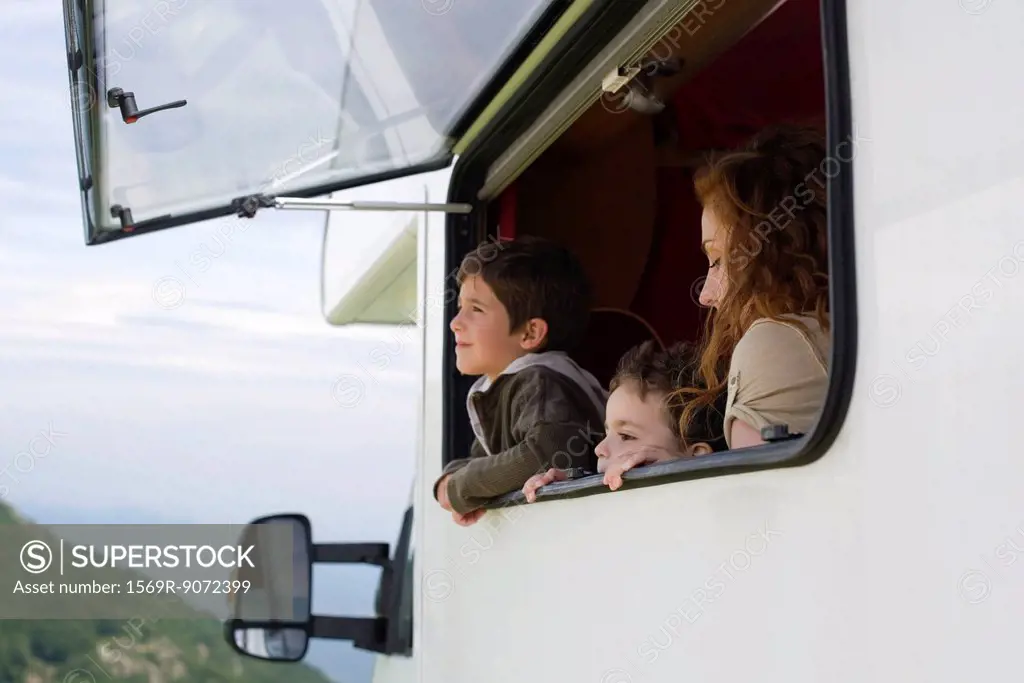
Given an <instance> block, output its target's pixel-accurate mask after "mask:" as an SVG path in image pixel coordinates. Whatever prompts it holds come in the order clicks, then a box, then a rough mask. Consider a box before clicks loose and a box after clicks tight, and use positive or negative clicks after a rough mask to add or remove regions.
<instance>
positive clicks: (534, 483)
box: [523, 467, 569, 503]
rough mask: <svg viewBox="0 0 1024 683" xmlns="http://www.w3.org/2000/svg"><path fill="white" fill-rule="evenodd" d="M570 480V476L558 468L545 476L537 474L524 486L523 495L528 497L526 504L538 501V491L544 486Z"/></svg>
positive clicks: (549, 471) (544, 474) (545, 473)
mask: <svg viewBox="0 0 1024 683" xmlns="http://www.w3.org/2000/svg"><path fill="white" fill-rule="evenodd" d="M568 478H569V475H568V474H567V473H566V472H565V471H564V470H560V469H558V468H557V467H552V468H551V469H549V470H548V471H547V472H544V473H543V474H535V475H533V476H532V477H530V478H529V479H528V480H527V481H526V483H525V484H524V485H523V495H524V496H526V502H527V503H532V502H534V501H536V500H537V489H539V488H540V487H542V486H547V485H548V484H550V483H552V482H556V481H565V480H566V479H568Z"/></svg>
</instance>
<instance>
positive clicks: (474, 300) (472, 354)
mask: <svg viewBox="0 0 1024 683" xmlns="http://www.w3.org/2000/svg"><path fill="white" fill-rule="evenodd" d="M458 282H459V285H460V290H459V313H458V315H456V316H455V318H454V319H453V320H452V322H451V329H452V332H454V334H455V357H456V366H457V367H458V369H459V372H461V373H462V374H464V375H480V378H479V379H478V380H477V381H476V382H475V383H474V384H473V386H472V387H471V388H470V390H469V395H468V396H467V397H466V409H467V411H468V412H469V417H470V422H471V424H472V427H473V432H474V434H475V435H476V440H475V441H474V442H473V445H472V448H471V449H470V457H468V458H464V459H460V460H455V461H453V462H451V463H449V464H448V466H447V467H445V469H444V472H443V473H442V475H441V477H440V478H439V479H438V480H437V482H436V483H435V484H434V497H435V498H436V499H437V501H438V502H439V503H440V504H441V506H442V507H443V508H445V509H446V510H450V511H451V512H452V516H453V518H454V519H455V521H456V522H458V523H459V524H463V525H468V524H472V523H474V522H476V521H477V520H478V519H480V517H482V516H483V513H484V509H483V508H481V505H483V504H484V503H485V502H486V501H487V500H488V499H491V498H495V497H497V496H501V495H503V494H506V493H509V492H511V491H516V490H518V489H520V488H522V486H523V484H525V483H526V481H527V480H528V479H529V478H530V477H531V476H533V475H534V474H538V473H540V472H544V471H545V470H547V469H548V468H550V467H557V468H559V469H560V470H571V471H575V472H576V473H578V474H580V475H583V474H590V473H593V472H594V471H595V469H596V465H597V463H596V454H595V452H594V447H595V443H594V442H595V441H596V440H597V439H596V438H595V436H596V435H599V434H601V425H602V424H603V423H604V406H605V401H606V400H607V393H606V392H605V391H604V389H603V388H602V387H601V385H600V383H599V382H598V381H597V379H596V378H595V377H594V376H593V375H591V374H590V373H589V372H587V371H586V370H584V369H582V368H580V367H579V366H578V365H577V364H576V363H575V362H574V361H573V360H572V359H570V358H569V356H568V355H567V354H566V352H567V351H569V350H571V349H572V348H573V347H574V346H575V345H576V344H578V343H579V341H580V339H581V337H582V336H583V334H584V333H585V331H586V327H587V322H588V320H589V315H590V285H589V282H588V281H587V278H586V275H585V273H584V272H583V267H582V266H581V265H580V263H579V262H578V261H577V260H576V258H575V257H574V256H573V255H572V253H571V252H569V251H568V250H566V249H564V248H562V247H560V246H558V245H556V244H554V243H552V242H549V241H547V240H543V239H539V238H534V237H523V238H520V239H517V240H514V241H511V242H505V243H502V244H498V245H494V244H490V243H488V244H485V245H483V246H482V247H480V248H478V249H477V250H476V251H475V252H473V253H471V254H469V256H467V257H466V259H465V260H464V261H463V262H462V265H461V267H460V269H459V274H458ZM567 476H568V475H567Z"/></svg>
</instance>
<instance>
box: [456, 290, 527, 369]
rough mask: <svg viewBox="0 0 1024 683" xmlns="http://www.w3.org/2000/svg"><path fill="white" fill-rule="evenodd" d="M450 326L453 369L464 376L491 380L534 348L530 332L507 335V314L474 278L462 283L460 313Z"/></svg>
mask: <svg viewBox="0 0 1024 683" xmlns="http://www.w3.org/2000/svg"><path fill="white" fill-rule="evenodd" d="M450 327H451V329H452V332H453V333H454V334H455V366H456V367H457V368H458V369H459V372H461V373H462V374H464V375H487V376H488V377H490V378H491V379H492V380H493V379H494V378H495V377H497V376H498V375H499V374H501V371H502V370H504V369H505V368H506V367H508V364H509V363H511V362H512V361H514V360H515V359H516V358H519V357H520V356H523V355H525V354H527V353H529V352H530V351H531V350H533V349H534V346H535V345H534V344H533V341H532V337H531V332H530V330H527V331H525V332H524V331H516V332H509V317H508V311H506V310H505V306H503V305H502V303H501V302H500V301H498V297H496V296H495V295H494V290H492V289H491V287H490V286H489V285H488V284H487V283H486V282H484V281H483V279H481V278H480V277H479V276H476V275H471V276H469V277H467V278H466V279H465V280H464V281H463V283H462V287H461V288H460V289H459V312H458V314H457V315H456V316H455V318H453V319H452V322H451V325H450ZM527 327H530V325H527Z"/></svg>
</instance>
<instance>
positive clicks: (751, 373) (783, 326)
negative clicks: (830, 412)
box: [725, 320, 828, 449]
mask: <svg viewBox="0 0 1024 683" xmlns="http://www.w3.org/2000/svg"><path fill="white" fill-rule="evenodd" d="M810 332H811V333H812V334H813V335H814V339H813V341H812V339H811V338H809V337H808V336H806V335H805V333H804V332H803V330H800V329H799V328H797V327H795V326H793V325H792V324H787V323H784V322H777V321H769V320H763V321H759V322H758V323H755V324H754V325H753V326H751V328H750V329H749V330H747V333H746V334H745V335H743V338H742V339H740V341H739V344H737V345H736V350H735V351H734V352H733V356H732V359H731V360H730V363H729V398H728V401H727V402H726V408H725V430H726V437H727V440H728V442H729V448H730V449H736V448H749V447H751V446H759V445H761V444H763V443H765V442H764V440H763V439H762V438H761V429H762V428H764V427H766V426H768V425H778V424H785V425H788V426H789V430H790V431H791V432H793V433H800V432H806V431H807V430H809V429H810V428H811V427H812V426H813V424H814V421H815V419H816V418H817V415H818V413H819V411H820V410H821V406H822V404H824V402H825V394H826V393H827V391H828V367H827V365H826V363H825V361H824V357H827V355H826V350H827V344H828V340H827V337H826V336H825V335H823V334H822V333H821V331H820V329H818V328H817V326H816V325H815V326H814V328H813V329H812V330H810ZM819 347H820V348H819Z"/></svg>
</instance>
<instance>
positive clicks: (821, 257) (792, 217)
mask: <svg viewBox="0 0 1024 683" xmlns="http://www.w3.org/2000/svg"><path fill="white" fill-rule="evenodd" d="M831 161H832V162H833V163H834V160H831ZM829 163H830V159H829V158H828V157H827V155H826V151H825V141H824V137H823V136H822V135H821V134H820V133H819V132H817V131H816V130H815V129H812V128H806V127H801V126H773V127H771V128H767V129H765V130H763V131H761V133H759V134H758V135H757V136H755V137H754V138H753V139H752V140H750V141H749V142H748V143H747V144H745V145H744V146H742V147H740V148H739V149H735V150H731V151H728V152H719V153H715V154H712V155H710V157H709V158H708V161H707V163H706V165H705V166H704V167H703V168H701V169H700V170H699V171H698V172H697V173H696V174H695V176H694V185H695V188H696V193H697V197H698V199H699V200H700V203H701V205H702V206H703V207H704V211H703V215H702V218H701V247H702V249H703V250H704V253H705V254H706V255H707V257H708V272H707V275H706V276H705V278H704V285H703V287H702V289H701V293H700V302H701V304H702V305H704V306H708V307H710V308H711V309H713V310H712V312H711V315H710V316H708V319H707V328H706V330H705V333H704V336H703V340H702V342H701V345H700V353H699V358H700V361H699V368H698V371H697V373H696V377H697V378H699V381H697V382H695V384H697V385H699V386H682V387H679V388H678V389H677V390H676V391H675V392H673V394H672V397H671V400H672V401H674V402H676V405H677V406H678V405H681V406H682V410H681V412H680V413H679V415H680V417H679V427H680V429H679V431H680V433H681V434H684V435H685V434H687V433H688V430H689V425H690V424H691V422H693V421H694V420H695V419H697V418H698V416H700V415H705V414H706V413H707V411H709V410H712V409H713V408H714V406H715V404H716V400H718V399H720V398H721V396H722V393H723V392H726V393H727V398H726V401H725V404H724V405H725V412H724V414H722V413H717V414H718V415H721V419H722V424H721V428H722V435H723V436H724V437H725V440H726V443H727V444H728V447H729V449H737V448H746V447H750V446H757V445H760V444H762V443H764V440H763V439H762V438H761V429H762V428H763V427H765V426H768V425H778V424H785V425H787V426H788V427H789V431H790V432H791V433H807V432H808V431H809V430H810V429H811V427H812V426H813V425H814V421H815V420H816V419H817V415H818V412H819V411H820V410H821V406H822V405H823V404H824V401H825V394H826V392H827V390H828V364H829V356H830V353H831V338H830V335H829V313H828V298H829V289H828V245H827V241H826V234H827V229H828V214H827V206H828V203H827V193H826V183H827V176H826V174H827V173H829V172H830V171H831V169H830V168H829ZM686 446H687V444H684V448H683V449H682V452H674V453H667V452H660V451H659V449H656V448H651V447H640V448H636V449H632V450H630V451H629V452H627V453H623V454H622V455H621V456H619V457H617V458H616V459H615V461H614V462H610V463H608V465H607V467H606V469H605V477H604V481H605V483H606V484H609V485H612V486H613V487H617V486H618V485H621V484H620V482H621V477H622V473H624V472H626V471H628V470H630V469H632V468H634V467H637V466H639V465H644V464H648V463H652V462H659V461H664V460H666V459H668V458H672V457H675V458H681V457H686V455H684V454H686V453H688V452H690V449H688V448H687V447H686ZM661 450H663V449H661Z"/></svg>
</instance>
